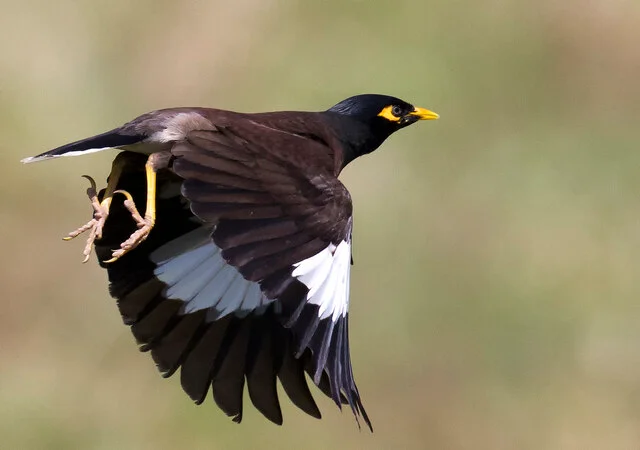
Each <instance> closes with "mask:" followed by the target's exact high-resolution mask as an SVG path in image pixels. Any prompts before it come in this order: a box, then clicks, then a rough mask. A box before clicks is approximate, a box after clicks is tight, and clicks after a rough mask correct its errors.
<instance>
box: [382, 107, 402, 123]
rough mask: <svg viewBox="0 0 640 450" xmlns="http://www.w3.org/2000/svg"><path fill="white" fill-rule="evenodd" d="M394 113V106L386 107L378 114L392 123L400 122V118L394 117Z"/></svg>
mask: <svg viewBox="0 0 640 450" xmlns="http://www.w3.org/2000/svg"><path fill="white" fill-rule="evenodd" d="M392 111H393V105H390V106H385V107H384V108H383V109H382V111H380V112H379V113H378V115H379V116H380V117H384V118H385V119H387V120H390V121H391V122H400V117H397V116H394V115H393V112H392Z"/></svg>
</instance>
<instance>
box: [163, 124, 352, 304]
mask: <svg viewBox="0 0 640 450" xmlns="http://www.w3.org/2000/svg"><path fill="white" fill-rule="evenodd" d="M253 138H254V139H259V143H255V142H251V141H248V140H247V139H244V138H242V137H240V136H239V135H238V134H236V131H235V130H233V129H231V128H225V127H220V128H218V129H217V130H216V131H195V132H192V133H190V134H189V135H187V138H186V141H185V142H182V143H179V144H177V145H176V146H175V147H174V148H173V149H172V153H173V154H174V155H175V156H176V157H177V159H176V161H175V162H174V165H173V170H174V172H175V173H176V174H178V175H179V176H180V177H182V178H184V179H185V182H184V183H183V186H182V194H183V195H184V196H185V197H186V198H187V199H188V200H189V201H190V202H191V210H192V211H193V213H194V214H195V215H196V216H197V217H199V218H200V219H202V220H203V221H204V222H209V223H217V226H216V229H215V231H214V233H213V240H214V242H215V243H216V244H217V245H218V246H219V247H220V248H221V249H222V250H223V257H224V258H225V259H226V260H227V261H228V262H229V263H230V264H233V265H234V266H235V267H237V268H238V269H239V270H240V272H241V273H242V275H243V276H244V277H245V278H246V279H248V280H251V281H260V282H261V285H262V286H263V288H264V290H265V293H266V294H267V295H268V296H269V297H270V298H277V297H278V295H279V293H281V292H282V291H283V290H284V289H285V288H286V286H285V285H283V284H282V281H280V279H281V278H282V277H281V276H280V275H281V273H283V272H290V268H291V267H292V265H293V264H295V263H298V262H300V261H302V260H304V259H306V258H309V257H311V256H313V255H315V254H317V253H318V252H319V251H320V250H322V249H324V248H326V247H327V246H328V245H329V244H338V243H339V242H341V241H343V240H347V239H350V232H351V213H352V206H351V197H350V195H349V192H348V191H347V189H346V188H345V187H344V185H343V184H342V183H341V182H340V181H339V180H338V179H337V178H336V177H335V176H333V174H332V173H331V172H332V169H333V155H332V154H331V152H330V149H328V148H327V147H325V146H323V145H321V144H319V143H316V142H314V141H312V140H309V139H306V138H303V137H300V136H297V135H293V134H290V133H286V132H282V131H278V130H275V129H272V128H268V127H260V134H259V137H258V136H254V137H253ZM301 155H307V156H306V157H305V158H302V157H301Z"/></svg>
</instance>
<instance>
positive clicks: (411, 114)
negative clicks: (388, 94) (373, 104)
mask: <svg viewBox="0 0 640 450" xmlns="http://www.w3.org/2000/svg"><path fill="white" fill-rule="evenodd" d="M412 108H413V109H409V110H407V109H406V108H403V107H402V106H399V105H389V106H385V107H384V108H383V109H382V111H380V112H379V113H378V116H380V117H383V118H385V119H387V120H388V121H390V122H395V123H398V124H399V125H409V124H412V123H414V122H417V121H418V120H435V119H437V118H438V117H440V116H439V115H438V114H436V113H434V112H433V111H429V110H428V109H425V108H415V107H412Z"/></svg>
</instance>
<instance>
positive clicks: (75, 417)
mask: <svg viewBox="0 0 640 450" xmlns="http://www.w3.org/2000/svg"><path fill="white" fill-rule="evenodd" d="M0 3H1V10H2V14H1V15H0V136H1V141H0V150H1V151H0V170H1V171H2V172H1V173H0V175H1V176H0V202H1V205H2V208H0V229H1V230H2V259H1V260H0V286H1V288H2V294H3V295H2V308H1V313H0V436H1V440H2V443H3V444H2V447H3V448H12V449H13V448H16V449H32V448H33V449H38V448H47V449H48V448H51V449H68V448H79V449H116V448H117V449H145V448H156V449H164V448H166V449H174V448H195V449H199V448H202V449H227V448H238V449H244V448H247V449H249V448H261V449H264V448H291V449H294V448H295V449H298V448H309V449H326V448H334V449H337V448H360V449H452V450H462V449H473V450H483V449H487V450H489V449H490V450H501V449H608V450H612V449H625V450H626V449H638V448H640V306H639V305H640V302H639V297H640V283H638V278H639V276H638V275H639V274H640V151H639V150H640V148H639V144H640V132H639V131H638V130H639V126H640V122H639V119H640V46H638V36H639V34H638V30H639V29H640V2H637V1H632V0H593V1H588V2H585V1H578V0H566V1H563V2H559V1H556V0H538V1H535V2H533V1H524V0H521V1H517V0H502V1H486V2H470V1H467V2H459V1H457V2H456V1H448V2H436V1H417V0H416V1H402V0H394V1H384V2H383V1H367V2H365V1H346V0H340V1H338V0H332V1H323V2H303V1H290V2H284V1H275V0H245V1H235V2H228V1H226V2H222V1H185V2H169V1H163V2H162V1H157V0H138V1H136V2H131V1H124V0H111V1H85V2H82V1H72V0H59V1H56V2H52V1H45V0H23V1H20V2H12V1H9V0H1V1H0ZM363 92H378V93H389V94H393V95H396V96H399V97H401V98H403V99H406V100H408V101H410V102H413V103H415V104H417V105H419V106H423V107H427V108H429V109H433V110H435V111H437V112H438V113H440V115H441V120H439V121H437V122H429V123H421V124H419V125H416V126H414V127H411V128H409V129H407V130H405V131H403V132H401V133H398V134H397V135H395V136H393V137H392V138H391V139H390V140H389V141H388V142H387V143H386V144H385V145H384V146H383V148H382V149H381V150H379V151H378V152H376V153H374V154H373V155H371V156H369V157H366V158H362V159H361V160H359V161H358V162H357V163H356V164H353V166H350V167H349V168H348V169H347V170H346V171H345V173H344V175H343V177H342V178H343V181H344V182H345V184H346V185H347V186H348V188H349V189H350V190H351V193H352V196H353V199H354V204H355V232H354V236H355V249H354V252H355V253H354V259H355V266H354V267H353V271H352V285H351V288H352V297H351V343H352V357H353V362H354V368H355V369H354V370H355V375H356V380H357V381H358V385H359V388H360V392H361V394H362V395H363V400H364V404H365V406H366V407H367V410H368V412H369V415H370V416H371V417H372V420H373V423H374V428H375V433H374V434H373V435H371V434H370V433H368V432H366V431H364V430H363V432H359V431H358V429H357V427H356V425H355V422H354V420H353V418H352V417H351V414H350V412H349V411H345V412H343V413H340V412H339V411H338V410H337V409H336V408H335V406H334V405H333V404H332V403H331V402H330V401H329V400H327V399H325V398H324V397H322V396H321V395H317V396H316V397H317V400H318V402H319V405H320V407H321V409H322V411H323V415H324V418H323V420H322V421H316V420H314V419H311V418H309V417H307V416H305V415H304V414H303V413H302V412H300V411H298V410H295V409H294V408H293V407H291V406H290V405H289V403H288V402H283V403H285V406H284V414H285V424H284V426H282V427H276V426H273V425H271V424H270V423H268V422H267V421H266V420H265V419H263V418H262V417H261V416H260V415H259V413H257V412H256V411H255V410H254V409H252V408H249V407H247V408H246V409H247V411H246V413H245V418H244V422H243V424H242V425H241V426H238V425H236V424H233V423H232V422H231V421H230V420H229V419H228V418H226V417H225V416H224V414H223V413H221V412H220V411H219V410H218V409H217V408H216V407H215V405H214V404H213V402H212V401H207V402H206V403H205V404H204V405H202V406H199V407H197V406H194V405H193V404H192V403H191V401H190V400H189V399H188V398H187V396H186V395H184V394H183V393H182V391H181V389H180V387H179V382H178V380H177V379H171V380H169V381H167V380H163V379H161V377H160V376H159V375H158V374H157V373H156V370H155V368H154V365H153V362H152V361H151V359H150V358H149V357H148V355H143V354H140V353H138V351H137V349H136V346H135V344H134V341H133V338H132V337H131V335H130V333H129V331H128V329H127V328H126V327H125V326H123V325H122V323H121V320H120V317H119V314H118V312H117V308H116V307H115V304H114V301H113V300H112V299H111V298H110V297H109V296H108V293H107V289H106V273H105V272H104V271H103V270H101V269H100V268H99V267H98V266H97V264H96V263H95V262H94V261H93V260H92V261H91V263H90V264H87V265H82V264H81V263H80V261H81V259H82V256H81V251H82V248H83V245H84V244H83V242H81V241H77V242H73V243H70V244H66V243H63V242H62V240H61V239H60V238H61V237H62V236H63V235H64V234H66V233H67V232H68V231H70V230H72V229H74V228H76V227H77V226H78V225H80V224H81V223H83V222H84V221H85V220H86V219H87V217H88V215H89V214H90V209H89V205H88V202H87V200H86V198H85V195H84V191H85V188H86V184H87V183H86V181H85V180H83V179H81V178H80V175H81V174H84V173H88V174H91V175H93V176H95V177H96V178H97V179H100V180H104V179H105V178H106V175H107V173H108V171H109V169H110V163H111V160H112V158H113V157H114V155H115V153H109V152H105V153H101V154H96V155H90V156H86V157H83V158H70V159H63V160H56V161H52V162H49V163H42V164H34V165H29V166H23V165H21V164H20V163H19V160H20V159H21V158H23V157H25V156H30V155H33V154H36V153H40V152H42V151H44V150H47V149H49V148H52V147H55V146H58V145H60V144H63V143H66V142H68V141H71V140H75V139H77V138H81V137H85V136H88V135H92V134H95V133H98V132H102V131H104V130H106V129H110V128H112V127H115V126H118V125H120V124H121V123H123V122H125V121H128V120H129V119H131V118H133V117H135V116H137V115H139V114H141V113H143V112H146V111H149V110H152V109H157V108H162V107H170V106H196V105H202V106H215V107H220V108H226V109H235V110H241V111H268V110H279V109H302V110H319V109H325V108H327V107H329V106H331V105H333V104H334V103H336V102H338V101H339V100H341V99H343V98H345V97H348V96H350V95H353V94H357V93H363Z"/></svg>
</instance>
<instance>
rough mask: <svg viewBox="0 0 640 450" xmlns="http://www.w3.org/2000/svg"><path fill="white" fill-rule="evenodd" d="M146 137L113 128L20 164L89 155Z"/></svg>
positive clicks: (139, 140) (133, 142)
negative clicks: (82, 154) (83, 154)
mask: <svg viewBox="0 0 640 450" xmlns="http://www.w3.org/2000/svg"><path fill="white" fill-rule="evenodd" d="M146 137H147V136H144V135H140V134H125V133H123V131H122V129H121V128H115V129H113V130H111V131H107V132H106V133H102V134H98V135H96V136H92V137H89V138H86V139H81V140H79V141H75V142H71V143H70V144H65V145H62V146H60V147H57V148H54V149H53V150H49V151H48V152H44V153H41V154H39V155H37V156H32V157H30V158H25V159H23V160H22V162H24V163H30V162H35V161H41V160H44V159H48V158H55V157H58V156H75V155H76V154H81V153H84V152H87V153H91V152H92V151H94V152H95V151H98V150H102V149H107V148H117V147H124V146H127V145H132V144H136V143H138V142H141V141H142V140H144V139H145V138H146ZM70 153H73V155H70Z"/></svg>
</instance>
